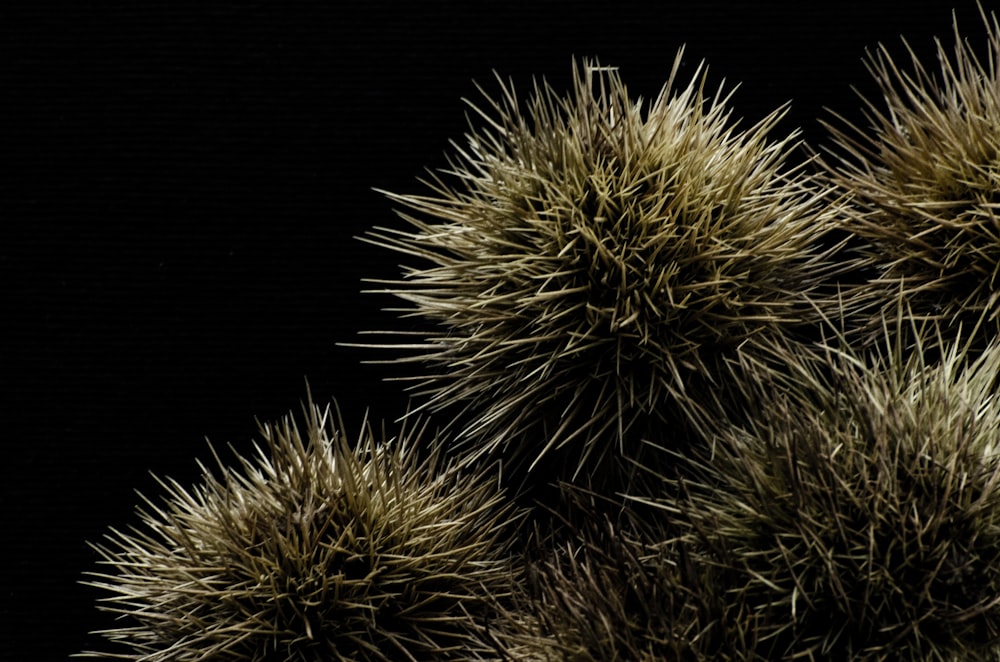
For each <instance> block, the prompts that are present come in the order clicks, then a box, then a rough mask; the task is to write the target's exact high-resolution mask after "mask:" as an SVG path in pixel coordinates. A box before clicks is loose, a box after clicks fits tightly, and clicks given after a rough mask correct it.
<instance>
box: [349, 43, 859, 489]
mask: <svg viewBox="0 0 1000 662" xmlns="http://www.w3.org/2000/svg"><path fill="white" fill-rule="evenodd" d="M680 66H681V55H680V54H678V57H677V59H676V61H675V63H674V68H673V70H672V71H671V74H670V78H669V80H668V82H667V84H666V86H665V87H664V88H663V90H662V92H661V93H660V95H659V96H658V97H657V98H656V100H655V101H653V103H651V104H648V105H646V104H643V103H641V102H640V101H635V100H633V99H632V98H630V97H629V95H628V92H627V90H626V87H625V84H624V83H623V82H622V80H621V78H620V77H619V75H618V73H617V71H616V70H615V69H613V68H608V67H603V66H600V65H598V64H596V63H593V62H588V61H584V62H583V64H582V65H580V66H577V67H574V79H575V80H574V88H573V90H572V92H571V93H570V94H569V95H567V96H560V95H559V94H557V92H556V91H554V90H553V89H552V88H551V87H549V86H548V85H546V84H536V86H535V89H534V93H533V95H532V96H531V98H530V100H529V101H527V102H526V103H524V102H522V101H520V100H519V99H518V97H517V95H516V93H515V91H514V88H513V84H512V83H510V84H504V83H503V81H502V80H501V81H500V85H501V90H500V95H499V97H498V98H497V99H490V98H489V97H488V96H487V101H486V105H485V108H482V109H481V108H477V107H475V106H473V108H474V110H475V111H476V113H478V115H479V116H480V117H481V118H482V119H483V120H484V121H485V124H484V125H483V126H474V127H473V128H472V129H471V132H470V133H469V134H468V136H467V144H466V146H464V147H459V146H456V148H455V152H456V153H455V155H454V157H453V158H452V160H451V168H450V169H449V170H448V171H447V172H443V173H440V174H434V175H433V176H432V179H430V180H429V181H427V182H425V183H426V185H427V186H428V188H429V192H428V193H426V194H412V195H399V194H391V193H390V194H388V195H389V197H390V198H391V199H392V200H393V201H394V202H396V203H398V204H399V205H401V206H402V207H403V208H404V211H402V212H401V213H400V215H401V216H402V218H403V219H405V220H406V221H407V222H408V223H409V225H410V228H409V229H386V228H380V229H377V230H376V231H374V232H372V233H370V234H369V235H368V236H367V239H368V241H370V242H372V243H375V244H377V245H380V246H384V247H386V248H388V249H391V250H393V251H395V252H397V253H400V254H403V255H406V256H407V257H409V258H415V259H417V260H418V261H422V262H423V264H422V265H419V266H408V267H406V269H405V274H404V278H402V279H401V280H394V281H388V282H383V284H384V285H385V289H384V290H380V291H381V292H388V293H391V294H393V295H395V296H397V297H399V298H400V299H402V300H403V301H405V302H407V303H408V304H409V305H410V307H409V308H406V309H404V311H403V312H404V313H405V314H406V315H407V316H408V317H416V318H421V319H423V320H424V321H427V322H431V323H433V324H434V325H435V326H433V327H432V328H430V329H429V330H426V331H416V332H414V331H410V332H406V333H405V334H401V335H404V340H403V341H398V342H397V341H395V340H389V341H386V342H385V343H384V344H375V345H373V346H374V347H380V348H396V349H398V350H404V351H405V350H412V351H413V352H414V353H413V354H412V355H408V356H406V357H404V358H399V359H398V362H400V363H403V362H408V363H418V364H422V365H423V366H424V367H425V369H426V373H424V374H423V375H422V376H417V377H415V378H414V379H415V381H416V385H415V386H414V387H413V389H414V391H415V393H416V394H417V395H418V397H419V398H422V401H420V400H418V402H419V403H420V404H419V407H420V408H424V409H429V410H435V411H440V410H446V409H447V410H449V411H458V412H460V415H459V416H458V418H459V419H460V420H462V421H464V425H463V426H462V427H461V428H460V429H459V433H458V437H459V441H461V442H464V443H467V444H469V445H471V446H472V447H473V448H475V449H478V450H484V451H492V450H501V451H502V452H503V457H504V459H505V461H506V462H507V463H508V466H515V465H519V463H523V464H524V465H534V464H536V463H538V462H539V461H540V459H541V458H543V457H544V456H546V455H549V454H553V453H556V454H557V455H558V457H557V459H554V460H553V461H552V464H551V466H549V467H547V468H546V469H547V470H546V472H545V473H551V472H549V471H548V469H553V470H554V471H555V473H557V474H561V475H563V476H567V475H568V476H571V477H572V476H575V475H577V474H581V473H582V474H589V476H588V478H589V479H593V478H594V477H595V476H596V475H598V474H601V473H603V469H601V470H598V469H597V467H598V466H600V465H601V463H602V460H604V459H607V458H608V457H611V458H617V457H620V455H621V453H624V455H625V456H627V457H631V458H633V459H635V457H636V456H637V455H638V454H639V450H640V446H641V444H639V443H638V439H637V437H641V436H642V435H643V434H644V433H645V431H646V430H647V428H650V427H657V426H659V427H662V424H663V423H664V422H667V423H668V424H669V425H670V426H671V427H672V429H673V430H674V431H678V430H679V428H681V427H683V426H684V425H686V424H687V422H688V415H689V414H693V413H695V412H699V413H700V412H702V411H703V410H707V411H708V412H710V414H709V417H711V415H712V413H714V411H715V409H718V408H721V407H722V406H723V405H722V402H723V401H724V400H725V398H720V396H719V393H720V387H721V385H722V384H724V383H725V382H727V381H729V380H730V379H731V377H730V376H729V375H728V374H727V365H728V361H729V359H731V358H732V356H734V355H735V354H736V353H737V351H738V348H739V350H740V351H743V352H750V353H752V352H754V351H755V350H756V349H757V348H759V347H766V346H769V345H770V344H772V343H775V342H779V341H783V340H785V339H786V338H787V337H794V336H796V334H799V333H802V332H803V329H811V328H812V324H813V323H814V322H815V320H816V319H817V318H818V315H817V310H824V309H826V310H827V311H828V312H829V310H830V309H829V306H828V305H829V304H831V301H830V300H827V299H821V297H820V296H819V295H818V292H819V288H820V287H821V285H823V284H824V283H825V281H824V279H827V278H829V277H830V275H831V273H833V271H834V270H835V269H838V268H844V264H843V263H840V262H838V261H836V260H833V259H831V256H830V253H829V249H830V245H829V243H824V242H829V241H830V240H829V236H828V235H827V233H828V231H829V230H830V229H831V227H832V226H833V225H834V222H835V220H836V219H837V214H838V208H837V205H836V204H832V205H831V204H830V203H829V200H823V199H822V198H823V197H824V193H822V192H820V191H818V190H817V189H815V188H814V187H813V186H812V182H811V180H810V178H808V177H807V176H805V175H804V174H803V172H802V169H801V167H786V161H787V160H788V157H789V155H790V154H791V153H792V151H793V150H794V149H795V147H796V145H797V142H796V137H795V135H794V134H793V135H789V136H786V137H782V138H779V139H776V140H772V138H771V134H772V133H774V131H775V126H776V124H777V123H778V122H779V120H780V119H781V117H782V116H783V111H777V112H775V113H773V114H771V115H769V116H767V117H766V118H764V119H763V120H761V121H760V122H758V123H757V124H755V125H753V126H751V127H749V128H747V129H745V130H742V131H740V130H737V128H736V126H735V123H734V122H732V121H731V111H730V110H729V109H728V107H727V104H728V101H729V94H728V93H725V92H724V91H723V90H721V89H720V90H719V91H718V92H716V93H714V94H712V93H708V92H706V89H705V87H706V75H705V72H704V70H703V69H702V68H701V67H699V68H698V70H697V71H696V72H695V73H694V76H693V78H692V80H691V82H690V83H688V84H687V85H680V84H678V82H677V80H678V77H679V75H678V72H679V69H680ZM821 247H822V248H821ZM390 333H391V332H390ZM414 334H417V336H419V337H417V339H416V340H414V337H415V336H414ZM690 419H691V420H692V421H693V420H697V419H698V417H697V416H691V417H690Z"/></svg>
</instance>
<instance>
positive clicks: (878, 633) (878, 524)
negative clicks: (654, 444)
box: [660, 332, 1000, 662]
mask: <svg viewBox="0 0 1000 662" xmlns="http://www.w3.org/2000/svg"><path fill="white" fill-rule="evenodd" d="M912 335H913V336H914V337H920V334H919V333H917V332H914V333H913V334H912ZM934 342H941V341H940V339H936V340H934ZM917 349H918V351H916V352H912V353H907V352H904V351H902V350H901V349H900V348H899V347H898V346H892V347H889V346H886V347H884V348H883V349H881V350H880V351H879V352H877V353H874V354H872V355H868V356H863V355H860V354H858V353H852V352H848V351H837V352H833V351H831V352H829V353H817V354H815V355H813V356H812V357H807V356H805V355H802V356H799V357H794V356H788V357H786V360H787V363H788V365H789V366H790V367H789V373H788V375H787V377H786V378H784V379H782V380H778V381H775V380H771V379H767V380H763V381H762V382H761V384H760V386H759V390H758V393H757V401H758V402H759V403H760V411H759V418H758V419H757V420H755V421H753V422H749V423H744V424H743V425H740V426H734V427H732V428H730V429H728V430H725V431H723V432H720V434H719V436H718V437H717V438H716V440H715V443H714V445H713V454H712V455H711V456H710V457H708V456H707V455H706V456H704V457H703V458H702V459H700V460H695V458H694V456H693V455H689V456H687V457H685V458H680V459H679V461H682V462H688V463H689V465H688V467H687V471H688V475H689V476H691V477H695V476H698V480H690V481H688V482H687V484H686V485H685V489H686V490H687V494H686V496H684V497H683V498H681V499H679V500H677V501H673V502H667V501H661V503H660V505H661V507H663V508H665V509H667V510H669V511H671V512H672V513H673V514H674V516H675V517H676V521H678V522H681V523H683V525H684V526H685V527H687V528H688V529H689V533H688V534H687V536H688V537H689V539H691V540H692V541H696V543H692V544H693V545H696V546H697V548H698V549H700V550H701V551H700V552H699V554H700V555H701V556H702V562H704V563H709V564H716V565H718V566H719V567H720V568H725V569H727V572H728V571H731V570H735V571H736V578H737V581H735V582H734V583H733V584H732V585H731V587H730V589H729V591H728V595H729V596H730V599H731V600H733V601H736V600H739V601H741V602H743V603H744V604H746V605H748V606H749V613H753V614H755V615H756V616H757V617H758V618H759V619H760V620H759V623H760V624H761V626H762V627H761V629H760V630H759V634H760V637H759V647H758V650H757V654H758V655H759V657H758V658H757V659H761V660H778V659H811V660H896V661H906V660H912V661H914V662H917V661H921V662H926V661H927V660H941V661H944V660H959V659H960V660H970V661H971V660H995V659H997V657H998V655H1000V399H998V398H997V397H996V388H997V375H998V374H1000V347H998V346H996V345H994V346H992V347H991V348H989V349H988V350H987V351H986V352H985V353H982V354H980V355H978V356H977V357H976V358H974V359H973V358H970V357H969V356H968V355H967V350H966V349H965V348H964V347H963V348H959V347H958V346H952V347H951V349H950V350H949V351H948V352H947V353H945V354H944V355H943V356H942V358H941V360H940V362H939V363H932V362H927V361H926V360H925V359H924V356H923V353H922V352H921V351H920V348H919V347H918V348H917Z"/></svg>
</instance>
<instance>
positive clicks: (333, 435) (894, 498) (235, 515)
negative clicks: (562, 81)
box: [89, 11, 1000, 662]
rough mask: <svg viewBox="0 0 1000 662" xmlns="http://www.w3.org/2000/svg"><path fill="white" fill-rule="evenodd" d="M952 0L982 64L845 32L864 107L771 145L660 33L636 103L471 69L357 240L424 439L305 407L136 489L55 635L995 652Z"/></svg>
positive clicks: (449, 649) (604, 84) (277, 652)
mask: <svg viewBox="0 0 1000 662" xmlns="http://www.w3.org/2000/svg"><path fill="white" fill-rule="evenodd" d="M982 14H983V21H984V24H985V28H986V33H987V43H986V46H987V52H986V54H985V55H983V54H981V53H979V52H978V51H977V50H976V48H974V47H973V46H972V45H970V43H968V42H966V41H964V40H963V39H962V38H961V36H960V34H959V31H958V28H957V26H956V28H955V45H954V47H953V50H951V51H949V50H948V49H946V48H945V47H944V46H943V45H942V44H941V43H940V42H939V43H938V56H939V68H938V69H932V68H930V67H929V66H927V65H925V64H923V63H922V62H920V60H919V58H917V57H916V56H915V55H914V52H913V51H912V50H910V51H909V53H910V56H911V59H912V66H911V67H910V68H909V69H906V68H904V67H900V66H899V65H898V64H897V63H896V61H894V59H893V58H892V56H891V55H890V52H889V49H886V48H884V47H883V48H880V49H879V50H878V51H877V52H876V53H875V54H874V55H872V56H870V58H869V60H868V63H869V68H870V70H871V73H872V75H873V76H874V78H875V80H876V82H877V84H878V86H879V88H880V90H881V95H880V96H881V100H880V101H879V102H875V101H866V102H865V103H866V114H867V118H868V120H869V122H870V124H871V126H870V127H868V128H859V127H856V126H853V125H851V124H850V123H846V122H844V121H843V120H841V124H842V125H843V127H842V128H837V127H835V126H833V125H832V124H826V126H827V127H828V128H829V129H830V132H831V136H832V145H831V146H830V149H829V150H828V151H827V152H826V153H825V155H824V156H822V157H815V158H810V159H806V160H804V161H801V162H799V163H798V164H796V163H795V162H794V160H793V157H794V156H795V155H796V153H797V150H798V149H799V147H800V145H799V141H798V138H797V133H795V132H792V133H790V134H784V135H776V134H777V133H778V129H779V126H780V122H781V120H782V118H783V114H784V113H783V110H780V109H779V110H777V111H775V112H774V113H772V114H770V115H768V116H767V117H765V118H764V119H762V120H760V121H759V122H757V123H755V124H752V125H750V126H749V127H746V128H742V127H741V126H740V124H739V122H737V121H735V120H734V119H733V117H732V111H731V110H730V105H731V94H730V93H729V92H727V91H726V90H725V89H723V88H719V89H718V90H716V91H711V90H709V88H708V77H707V73H706V70H705V69H704V67H703V66H699V67H698V68H697V70H696V71H695V72H694V75H693V76H692V77H691V78H690V80H688V81H686V82H685V81H682V80H681V75H680V69H681V62H682V60H681V55H680V54H678V57H677V59H676V60H675V62H674V66H673V69H672V70H671V72H670V75H669V78H668V81H667V84H666V85H665V86H664V88H663V90H662V91H661V92H660V94H659V95H658V96H657V97H656V98H655V99H654V100H653V101H652V102H651V103H643V102H642V101H641V100H638V99H635V98H633V97H631V96H630V95H629V93H628V90H627V89H626V87H625V84H624V83H623V81H622V79H621V77H620V76H619V74H618V72H617V70H615V69H613V68H609V67H606V66H602V65H600V64H598V63H596V62H594V61H589V60H584V61H582V62H581V63H580V64H578V65H576V66H575V67H574V72H573V73H574V76H573V86H572V90H571V91H570V93H568V94H566V95H561V94H560V93H559V92H557V91H556V90H555V89H553V88H552V87H551V86H549V85H548V84H546V83H544V82H538V83H536V84H535V86H534V89H533V93H532V94H531V95H530V97H529V98H528V99H527V100H522V99H521V98H520V97H519V96H518V95H517V93H516V92H515V89H514V86H513V84H512V83H510V82H504V81H503V80H499V84H500V91H499V94H498V95H496V96H495V97H490V96H489V95H486V96H485V98H486V102H485V103H484V104H482V105H481V106H472V108H473V111H474V114H473V124H472V127H471V129H470V132H469V133H468V135H467V136H466V141H465V143H464V144H463V145H457V144H456V145H455V151H454V154H453V156H452V159H451V162H450V167H449V169H448V170H447V171H445V172H439V173H431V174H430V176H429V178H428V179H427V180H426V181H425V182H424V184H425V186H426V187H427V190H426V192H424V193H422V194H395V193H388V196H389V198H390V199H391V200H392V201H393V202H394V203H396V204H397V205H399V207H400V208H401V209H400V210H399V214H400V216H401V217H402V219H403V221H404V223H405V228H398V227H384V228H375V229H373V231H372V232H370V233H369V234H368V235H367V236H366V237H364V239H365V240H366V241H369V242H372V243H374V244H377V245H379V246H382V247H385V248H387V249H389V250H390V251H392V252H394V253H397V254H401V255H404V256H406V257H407V258H408V259H411V260H413V262H412V263H411V264H408V265H407V266H405V267H404V272H403V274H402V276H401V277H399V278H397V279H391V280H383V281H374V282H376V283H379V284H380V287H381V288H382V289H380V290H378V291H380V292H383V293H389V294H391V295H394V296H395V297H397V298H398V299H400V300H401V301H403V302H404V308H403V309H402V310H401V312H402V314H403V315H404V316H405V317H408V318H413V319H415V320H417V322H416V323H417V325H418V326H419V325H421V324H423V325H424V326H423V327H421V328H419V329H417V330H415V331H414V330H410V331H407V332H399V333H398V335H394V332H392V331H390V332H389V334H390V335H389V336H388V337H385V336H383V337H382V338H381V339H380V340H379V341H377V342H374V343H370V344H367V345H358V346H360V347H377V348H380V349H383V350H389V351H394V352H397V351H398V352H404V354H403V355H402V356H395V357H394V358H392V359H390V361H389V362H390V363H393V364H396V365H401V364H404V363H405V364H414V365H417V366H420V371H419V372H420V374H418V375H416V376H411V377H409V378H410V379H413V380H414V382H415V383H414V384H413V386H412V392H413V395H414V397H415V400H416V406H415V409H414V410H413V412H414V413H413V414H412V415H411V416H412V417H415V418H417V420H418V421H419V420H421V419H420V418H419V415H423V413H425V412H431V413H433V414H434V415H435V416H439V417H441V419H442V420H443V421H444V425H445V428H444V429H445V431H446V432H445V433H439V434H437V435H427V434H424V432H425V430H424V428H425V427H426V424H424V423H417V424H416V429H408V428H404V430H403V431H402V432H401V433H400V434H399V436H398V438H396V439H392V440H384V441H382V442H377V441H376V440H375V438H374V436H373V435H372V433H371V431H370V430H367V429H366V431H365V432H364V434H362V435H361V437H360V439H359V440H358V442H357V443H356V444H351V443H349V442H348V441H347V440H346V439H345V437H344V436H343V433H342V431H341V429H340V428H341V427H342V426H337V425H335V424H334V422H333V420H332V416H331V414H330V411H329V410H328V409H321V408H318V407H315V406H313V405H311V404H310V405H309V407H308V409H307V419H306V425H305V428H304V429H303V430H302V432H300V428H299V427H298V425H297V424H296V423H295V422H294V421H292V420H291V419H288V420H286V421H284V422H282V423H281V424H279V425H276V426H264V427H263V428H262V434H263V438H264V440H265V445H264V447H263V448H262V449H260V452H259V456H258V457H257V458H256V459H240V460H239V462H238V466H237V468H234V469H227V468H224V467H223V468H222V469H221V475H215V474H213V473H212V472H210V471H208V470H206V471H205V475H204V481H203V483H202V484H201V485H199V486H197V487H195V488H191V489H188V488H185V487H183V486H181V485H179V484H178V483H176V482H171V481H164V482H163V483H162V484H163V488H164V490H165V492H166V495H165V498H164V501H163V502H162V503H157V502H154V501H152V500H149V501H147V502H146V503H147V505H146V507H145V508H144V509H143V510H141V511H140V513H141V515H140V517H141V522H140V525H139V526H137V527H136V528H134V529H132V530H129V531H127V532H118V531H115V532H113V533H112V534H110V535H109V536H108V538H107V539H106V540H105V541H104V542H103V543H102V544H100V545H97V546H96V549H97V550H98V552H99V553H100V555H101V556H102V558H103V561H104V563H105V564H106V565H107V568H108V569H107V571H106V572H102V573H94V574H92V575H91V577H90V580H89V581H90V583H91V584H92V585H94V586H97V587H99V588H101V589H102V590H105V591H107V592H108V593H110V597H107V598H106V599H105V601H104V602H103V603H102V608H103V609H105V610H107V611H109V612H112V613H115V614H118V615H119V616H120V617H121V618H122V619H123V621H124V622H125V623H124V624H122V625H120V626H118V627H115V628H113V629H109V630H107V631H105V632H104V633H103V634H104V636H105V638H106V639H107V641H108V642H109V643H110V644H111V645H113V646H117V647H118V648H117V650H118V651H119V652H114V653H97V652H95V653H91V654H90V655H92V656H97V657H100V656H104V657H118V658H120V659H133V660H147V661H150V662H152V661H154V660H206V659H232V660H270V659H282V660H331V659H333V660H341V659H343V660H347V659H352V660H353V659H359V660H390V659H392V660H396V659H408V660H430V659H453V660H485V659H491V660H521V661H529V660H531V661H536V660H566V661H569V660H575V661H588V660H593V661H595V662H596V661H598V660H643V661H645V660H649V661H652V660H662V659H671V660H682V661H689V660H690V661H692V662H702V661H705V662H707V661H709V660H729V661H733V662H751V661H755V662H763V661H772V660H859V661H865V662H869V661H886V662H888V661H889V660H902V661H913V662H917V661H921V662H923V661H927V660H936V661H940V662H953V661H956V660H963V661H966V660H969V661H972V660H983V661H986V660H997V659H1000V397H998V392H997V385H998V384H997V382H998V379H1000V377H998V375H1000V341H998V340H997V336H998V332H1000V322H998V320H1000V303H998V302H1000V288H998V284H997V278H998V269H1000V267H998V265H1000V222H998V220H997V215H998V213H1000V208H998V206H1000V198H998V197H997V196H998V191H1000V160H998V159H1000V23H998V21H997V19H996V17H995V16H994V15H992V14H991V15H990V16H987V14H986V12H985V11H983V12H982ZM477 122H478V124H477ZM414 334H415V335H414ZM402 338H405V339H402ZM491 472H493V473H491ZM494 473H495V474H496V475H493V474H494ZM533 485H534V486H536V488H537V487H538V486H540V488H541V489H534V491H532V489H531V488H532V486H533ZM509 487H513V489H505V488H509ZM522 488H528V489H524V490H523V491H522ZM546 490H547V491H546ZM525 494H527V495H528V496H529V497H533V498H536V499H538V498H541V497H548V498H550V499H551V500H552V501H551V502H548V503H543V504H541V505H539V506H538V507H536V509H535V510H534V518H533V520H528V519H527V516H526V514H525V513H524V512H523V511H522V510H521V509H520V508H518V507H515V505H514V504H515V503H517V499H520V498H523V497H524V496H525ZM528 521H533V523H534V526H533V527H528V526H526V523H527V522H528ZM512 524H513V525H512ZM526 541H527V542H529V543H530V544H528V545H525V542H526Z"/></svg>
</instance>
